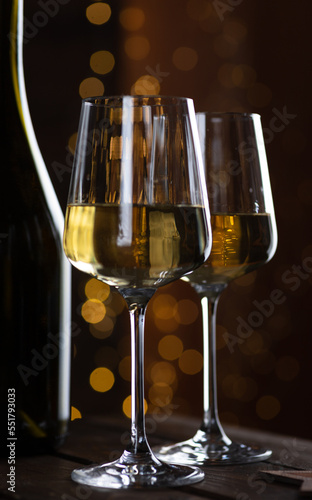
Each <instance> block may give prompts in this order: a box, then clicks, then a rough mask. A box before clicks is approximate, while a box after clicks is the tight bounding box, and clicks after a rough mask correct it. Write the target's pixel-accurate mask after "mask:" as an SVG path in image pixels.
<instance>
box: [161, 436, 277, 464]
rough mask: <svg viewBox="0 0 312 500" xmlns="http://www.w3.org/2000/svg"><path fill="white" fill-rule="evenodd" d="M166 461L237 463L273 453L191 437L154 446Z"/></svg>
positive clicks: (262, 449)
mask: <svg viewBox="0 0 312 500" xmlns="http://www.w3.org/2000/svg"><path fill="white" fill-rule="evenodd" d="M153 452H154V453H155V455H156V456H157V457H158V458H159V459H160V460H163V461H165V462H170V463H173V464H174V463H176V464H177V463H178V464H185V465H235V464H247V463H251V462H261V461H263V460H266V459H268V458H269V457H270V456H271V455H272V451H271V450H267V449H265V448H260V447H257V446H248V445H245V444H241V443H233V442H231V441H230V440H229V439H228V442H224V441H223V440H221V441H219V442H218V443H216V442H212V443H209V442H208V441H206V442H198V441H195V440H194V439H189V440H187V441H183V442H181V443H176V444H173V445H168V446H162V447H158V448H153Z"/></svg>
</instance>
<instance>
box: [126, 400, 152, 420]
mask: <svg viewBox="0 0 312 500" xmlns="http://www.w3.org/2000/svg"><path fill="white" fill-rule="evenodd" d="M147 410H148V404H147V402H146V400H145V399H144V413H146V412H147ZM122 411H123V413H124V414H125V415H126V417H128V418H131V396H127V397H126V398H125V399H124V400H123V403H122Z"/></svg>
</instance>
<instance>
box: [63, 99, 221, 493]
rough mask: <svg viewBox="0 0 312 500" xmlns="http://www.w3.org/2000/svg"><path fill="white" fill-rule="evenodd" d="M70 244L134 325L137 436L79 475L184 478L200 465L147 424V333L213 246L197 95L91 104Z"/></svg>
mask: <svg viewBox="0 0 312 500" xmlns="http://www.w3.org/2000/svg"><path fill="white" fill-rule="evenodd" d="M64 249H65V253H66V255H67V257H68V259H69V260H70V262H71V263H72V264H73V265H74V266H75V267H77V268H78V269H80V270H82V271H84V272H86V273H88V274H90V275H92V276H95V277H96V278H98V279H99V280H101V281H104V282H105V283H107V284H108V285H110V286H113V287H115V288H116V289H117V290H118V291H119V292H120V294H121V295H122V296H123V297H124V298H125V300H126V303H127V305H128V308H129V313H130V329H131V357H132V362H131V440H130V444H129V446H128V447H127V449H126V450H125V451H124V452H123V454H122V455H121V457H120V458H119V459H118V460H116V461H114V462H111V463H107V464H101V465H96V466H91V467H88V468H85V469H77V470H74V471H73V472H72V479H73V480H74V481H77V482H79V483H83V484H88V485H90V486H95V487H102V488H131V487H138V486H143V487H157V486H158V487H167V486H181V485H185V484H190V483H194V482H197V481H200V480H202V479H203V477H204V473H203V472H202V471H201V470H200V469H199V468H197V467H189V466H185V465H182V466H177V465H170V464H167V463H162V462H161V461H160V460H159V459H158V458H156V456H155V455H154V454H153V452H152V451H151V449H150V446H149V444H148V441H147V437H146V432H145V417H144V369H143V358H144V351H143V337H144V322H145V312H146V308H147V304H148V302H149V300H150V298H151V297H152V296H153V294H154V293H155V291H156V290H157V288H158V287H160V286H162V285H166V284H167V283H170V282H171V281H173V280H176V279H179V278H180V277H182V276H183V275H185V274H186V273H189V272H191V271H192V270H194V269H196V267H198V266H199V265H201V264H202V263H203V262H204V261H205V260H206V259H207V258H208V255H209V252H210V249H211V226H210V214H209V204H208V198H207V189H206V186H205V172H204V167H203V161H202V156H201V151H200V145H199V136H198V130H197V125H196V117H195V110H194V105H193V101H192V100H191V99H187V98H178V97H160V96H117V97H99V98H88V99H85V100H84V101H83V103H82V110H81V116H80V125H79V131H78V139H77V146H76V152H75V159H74V165H73V172H72V177H71V184H70V189H69V196H68V204H67V210H66V220H65V231H64Z"/></svg>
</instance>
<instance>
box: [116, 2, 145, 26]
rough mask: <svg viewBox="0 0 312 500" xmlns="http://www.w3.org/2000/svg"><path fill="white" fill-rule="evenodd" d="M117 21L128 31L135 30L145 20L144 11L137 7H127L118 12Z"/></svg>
mask: <svg viewBox="0 0 312 500" xmlns="http://www.w3.org/2000/svg"><path fill="white" fill-rule="evenodd" d="M119 22H120V24H121V25H122V27H123V28H125V29H126V30H128V31H137V30H139V29H140V28H142V26H143V24H144V22H145V14H144V11H143V10H142V9H140V8H138V7H127V8H126V9H123V10H122V11H121V12H120V14H119Z"/></svg>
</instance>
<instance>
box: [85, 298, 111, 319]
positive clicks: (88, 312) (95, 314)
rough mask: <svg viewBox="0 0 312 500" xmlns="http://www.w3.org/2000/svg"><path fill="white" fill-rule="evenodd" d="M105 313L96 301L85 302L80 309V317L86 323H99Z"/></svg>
mask: <svg viewBox="0 0 312 500" xmlns="http://www.w3.org/2000/svg"><path fill="white" fill-rule="evenodd" d="M105 313H106V308H105V306H104V304H103V302H101V301H100V300H98V299H89V300H87V301H86V302H85V303H84V304H83V305H82V308H81V316H82V317H83V319H84V320H85V321H87V323H99V322H100V321H102V319H103V318H104V316H105Z"/></svg>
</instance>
